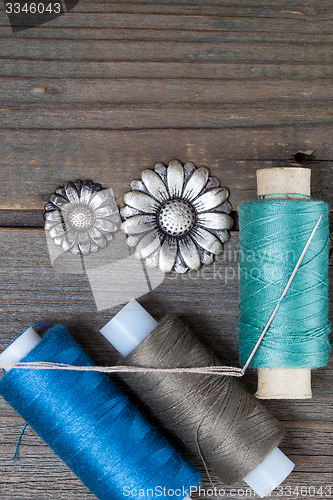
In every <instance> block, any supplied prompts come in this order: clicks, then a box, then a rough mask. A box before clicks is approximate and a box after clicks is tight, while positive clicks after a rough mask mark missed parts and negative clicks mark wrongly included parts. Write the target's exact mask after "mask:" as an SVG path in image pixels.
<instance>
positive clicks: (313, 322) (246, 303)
mask: <svg viewBox="0 0 333 500" xmlns="http://www.w3.org/2000/svg"><path fill="white" fill-rule="evenodd" d="M310 175H311V170H310V169H304V168H273V169H263V170H258V171H257V180H258V195H259V196H261V197H262V198H264V199H258V200H252V201H250V202H244V203H242V204H241V205H240V207H239V225H240V253H239V264H240V331H239V347H240V358H241V362H242V361H244V358H245V357H246V353H247V352H249V350H251V349H250V346H252V347H253V345H254V343H255V338H256V337H258V335H257V328H258V327H259V328H260V326H259V323H260V325H262V326H264V325H265V323H266V321H267V319H268V317H269V314H267V313H268V311H271V310H272V309H273V308H274V306H275V304H276V299H277V298H278V296H279V291H282V289H283V286H284V285H285V284H286V282H287V280H288V278H289V275H290V273H291V271H292V266H293V265H295V263H296V260H297V258H298V257H299V255H298V254H300V252H301V249H300V248H301V247H302V246H304V244H305V241H306V239H307V238H308V236H309V234H310V233H311V230H312V229H313V227H314V225H315V223H316V222H317V220H318V218H319V215H323V219H322V222H321V224H320V226H319V227H318V230H317V233H316V236H315V238H314V240H313V242H312V244H311V246H310V247H309V253H308V256H307V257H306V259H305V262H304V263H303V264H302V266H301V268H300V269H299V271H298V275H297V276H296V278H295V283H294V285H293V287H292V288H291V290H290V291H289V292H288V294H287V296H286V298H285V299H284V301H283V303H282V304H281V308H280V311H279V313H278V315H277V317H276V319H275V320H274V321H273V323H272V325H271V327H270V329H269V331H268V332H267V334H266V337H265V338H264V341H263V343H262V345H261V346H260V348H259V350H258V353H257V356H256V357H255V358H254V363H253V364H252V366H256V367H258V368H259V371H258V392H257V396H258V397H260V398H263V399H296V398H297V399H298V398H302V399H304V398H310V397H311V395H312V394H311V368H316V367H319V366H323V365H325V364H326V363H327V359H328V355H329V352H330V346H329V343H328V333H329V323H328V289H327V272H328V235H329V229H328V207H327V205H326V204H325V203H323V202H315V201H313V200H311V199H310V198H309V195H310ZM283 193H286V194H283ZM288 193H289V194H288ZM250 254H251V255H250ZM251 260H252V262H251ZM290 266H291V267H290ZM258 278H259V279H258ZM281 287H282V288H281ZM274 301H275V302H274ZM252 347H251V348H252Z"/></svg>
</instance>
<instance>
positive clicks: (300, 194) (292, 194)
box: [257, 193, 311, 200]
mask: <svg viewBox="0 0 333 500" xmlns="http://www.w3.org/2000/svg"><path fill="white" fill-rule="evenodd" d="M271 196H301V197H302V198H309V199H310V198H311V195H309V194H302V193H271V194H260V195H258V196H257V199H258V200H264V199H266V198H269V197H271Z"/></svg>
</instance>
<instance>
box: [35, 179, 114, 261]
mask: <svg viewBox="0 0 333 500" xmlns="http://www.w3.org/2000/svg"><path fill="white" fill-rule="evenodd" d="M44 218H45V229H46V231H47V233H48V235H49V236H50V237H51V238H52V240H53V241H54V243H55V244H56V245H58V246H60V247H61V248H62V250H63V251H65V252H67V251H70V252H72V253H74V254H80V253H81V254H82V255H88V254H89V253H91V252H97V250H98V249H99V248H105V247H106V246H107V244H108V242H109V241H111V240H112V238H113V233H115V232H116V231H117V230H118V229H119V226H120V222H121V221H120V217H119V211H118V208H117V205H116V203H115V200H114V197H113V192H112V189H103V188H102V186H101V185H100V184H94V183H93V182H91V181H90V180H85V181H80V180H77V181H75V182H66V183H65V185H64V186H63V187H60V188H58V189H57V190H56V192H55V193H54V194H52V195H51V197H50V202H49V203H48V204H47V205H46V206H45V212H44Z"/></svg>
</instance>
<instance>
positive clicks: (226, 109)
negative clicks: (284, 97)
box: [0, 103, 333, 130]
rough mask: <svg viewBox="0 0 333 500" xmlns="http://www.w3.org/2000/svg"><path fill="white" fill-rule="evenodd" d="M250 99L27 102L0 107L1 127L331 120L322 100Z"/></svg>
mask: <svg viewBox="0 0 333 500" xmlns="http://www.w3.org/2000/svg"><path fill="white" fill-rule="evenodd" d="M269 107H270V111H271V113H270V114H269V113H267V106H260V105H253V106H249V105H248V106H247V108H244V107H240V106H239V105H236V104H230V105H229V104H225V105H218V106H213V105H207V106H206V107H205V108H204V106H203V105H201V106H200V107H199V106H194V105H193V106H188V104H186V105H185V106H178V109H177V106H176V104H174V106H173V108H170V107H169V106H163V105H162V104H161V105H155V106H144V107H143V106H138V105H136V104H132V105H130V104H124V105H121V104H119V105H110V106H109V107H108V106H107V105H106V104H101V106H100V107H99V108H97V105H95V109H93V110H92V109H91V108H90V107H85V106H83V105H81V106H80V108H79V109H72V108H70V107H68V106H66V105H59V104H58V105H56V106H50V107H46V106H43V108H40V106H38V105H37V106H36V107H34V106H33V105H29V108H28V109H22V107H20V108H18V106H17V105H15V106H6V107H5V108H2V109H1V110H0V120H1V129H21V130H22V129H34V130H35V129H47V130H52V129H58V130H62V129H70V130H73V129H74V130H75V129H77V130H82V129H90V130H96V129H97V130H100V129H103V130H117V129H120V130H124V129H127V130H129V129H134V130H138V129H144V130H148V129H153V130H156V129H166V128H169V129H171V128H176V129H221V128H235V127H272V126H277V125H280V126H284V125H295V126H297V125H300V126H306V125H310V124H327V125H330V124H331V123H332V116H333V108H332V110H331V111H330V110H328V109H326V108H325V107H324V106H318V104H315V105H308V106H307V107H306V108H303V107H302V106H300V107H299V108H298V109H296V110H295V104H294V103H293V104H291V105H280V104H276V103H271V104H270V106H269Z"/></svg>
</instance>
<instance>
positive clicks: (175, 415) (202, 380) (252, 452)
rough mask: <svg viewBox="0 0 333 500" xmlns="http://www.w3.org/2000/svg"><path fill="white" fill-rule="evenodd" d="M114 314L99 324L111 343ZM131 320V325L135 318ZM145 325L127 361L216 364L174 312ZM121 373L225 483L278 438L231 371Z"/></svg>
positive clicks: (269, 418)
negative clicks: (228, 374)
mask: <svg viewBox="0 0 333 500" xmlns="http://www.w3.org/2000/svg"><path fill="white" fill-rule="evenodd" d="M133 302H135V301H133ZM130 304H131V303H130ZM130 304H128V306H126V308H128V307H129V306H130ZM126 308H124V310H125V309H126ZM124 310H123V311H124ZM121 313H122V311H121ZM121 313H119V314H121ZM117 316H119V315H117ZM117 316H116V317H115V318H113V320H111V322H109V324H108V325H106V327H104V329H103V330H102V333H103V335H105V336H106V337H107V338H108V339H109V340H110V341H111V342H112V343H114V342H113V341H112V340H111V335H112V339H113V340H115V337H114V335H115V331H116V330H118V332H117V333H119V331H121V328H120V329H119V327H120V319H119V320H118V319H117ZM131 319H132V320H133V318H131ZM153 321H154V320H153ZM111 323H113V325H112V326H111V327H110V324H111ZM131 324H132V325H133V326H132V328H133V329H134V328H135V326H134V325H135V323H133V322H131ZM141 326H142V325H141ZM147 328H148V327H147ZM152 330H153V331H152ZM149 331H150V332H151V333H150V334H149V335H148V336H146V337H145V338H144V340H142V339H141V340H142V341H141V342H140V343H139V345H137V346H136V348H135V349H134V350H131V351H132V352H131V353H130V354H129V355H127V357H126V359H125V364H126V365H128V366H131V365H132V366H146V367H172V368H175V367H194V366H218V365H220V364H221V363H220V362H219V360H218V359H217V358H216V357H215V355H214V354H213V353H212V352H211V351H209V350H208V349H207V348H205V347H204V346H203V345H202V344H201V342H200V341H199V340H198V339H196V337H195V336H194V335H193V334H192V333H191V332H190V330H189V328H188V327H186V326H185V325H184V324H183V323H182V322H181V321H180V320H179V319H177V318H172V317H168V318H165V319H163V320H162V321H160V322H159V323H158V324H157V326H156V322H155V324H154V323H151V324H150V325H149ZM123 333H125V332H124V329H123ZM131 340H132V339H131ZM118 341H119V338H118ZM120 342H122V341H121V340H120ZM114 345H115V347H116V348H119V347H117V345H116V343H114ZM119 350H120V349H119ZM123 354H124V353H123ZM121 378H122V379H123V380H124V381H125V382H126V383H127V384H128V385H129V386H130V387H131V388H132V389H133V390H134V391H135V393H136V394H138V396H139V397H140V398H141V399H142V400H143V401H144V402H145V403H146V404H147V405H148V406H149V407H150V408H151V410H152V412H153V414H154V415H155V416H157V418H159V420H160V421H161V422H162V423H163V424H164V425H165V427H167V428H168V429H170V430H171V431H172V432H173V433H174V434H175V435H176V436H177V437H178V438H179V439H180V440H181V441H183V443H184V444H185V445H186V446H187V448H188V449H189V450H190V451H191V452H192V453H193V454H194V455H197V456H198V457H199V459H201V460H202V459H203V461H204V463H205V465H206V466H207V467H208V468H209V469H211V470H212V471H213V472H214V473H215V474H216V475H217V476H219V477H220V478H221V479H222V480H223V481H224V483H226V484H233V483H235V482H238V481H240V480H243V479H244V478H245V477H246V476H248V475H249V474H250V473H251V472H252V471H253V470H254V469H255V468H256V467H257V466H259V464H262V463H263V461H264V460H265V459H266V457H267V456H268V455H269V454H270V453H271V452H272V450H273V449H274V448H275V447H276V446H277V445H278V444H279V442H280V441H281V439H282V436H283V431H282V427H281V426H280V425H279V424H278V422H277V421H276V420H275V419H274V417H272V416H271V415H270V414H269V413H268V412H267V410H266V409H265V408H264V407H263V406H262V405H261V403H260V402H259V401H257V400H256V399H255V398H254V397H252V396H251V395H250V394H248V393H247V391H246V390H245V389H244V387H243V386H242V384H241V383H240V382H239V381H238V380H236V379H235V378H233V377H225V376H221V377H216V376H211V375H193V374H191V375H190V374H186V373H183V374H176V375H175V374H167V373H163V374H161V373H157V372H149V373H146V374H138V373H134V374H122V375H121ZM287 460H288V459H287ZM289 472H290V470H289ZM289 472H288V474H289ZM280 482H281V481H280ZM278 484H280V483H278ZM274 487H275V486H274Z"/></svg>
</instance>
